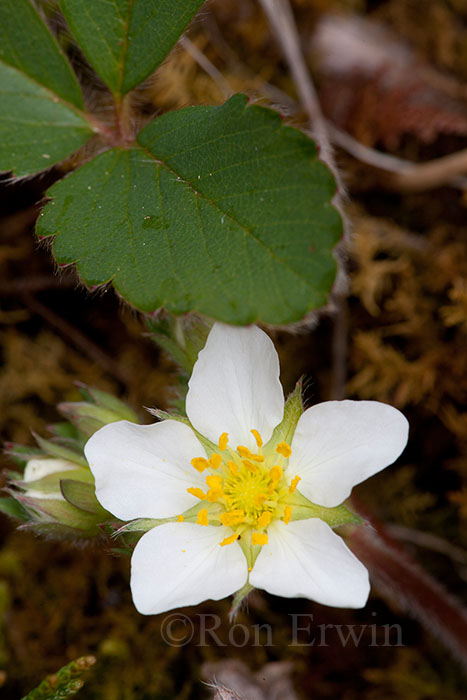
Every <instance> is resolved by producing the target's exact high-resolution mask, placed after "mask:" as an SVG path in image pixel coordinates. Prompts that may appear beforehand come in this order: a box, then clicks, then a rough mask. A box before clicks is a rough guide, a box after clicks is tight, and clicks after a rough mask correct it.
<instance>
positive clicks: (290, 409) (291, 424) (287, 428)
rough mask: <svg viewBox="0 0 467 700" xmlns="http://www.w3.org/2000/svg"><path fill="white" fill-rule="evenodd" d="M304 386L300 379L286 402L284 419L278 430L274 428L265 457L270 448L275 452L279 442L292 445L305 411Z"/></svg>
mask: <svg viewBox="0 0 467 700" xmlns="http://www.w3.org/2000/svg"><path fill="white" fill-rule="evenodd" d="M302 385H303V381H302V380H301V379H299V380H298V382H297V384H296V385H295V389H294V390H293V392H292V393H291V394H290V396H289V397H288V399H287V401H286V402H285V406H284V417H283V419H282V421H281V422H280V423H279V425H278V426H276V428H274V432H273V434H272V436H271V439H270V440H269V442H268V443H267V445H265V447H264V454H265V455H266V454H267V452H268V447H269V448H270V449H272V450H275V448H276V445H277V444H278V443H279V442H286V443H287V444H288V445H290V444H291V442H292V438H293V436H294V433H295V428H296V427H297V423H298V421H299V418H300V416H301V415H302V413H303V411H304V408H303V401H302Z"/></svg>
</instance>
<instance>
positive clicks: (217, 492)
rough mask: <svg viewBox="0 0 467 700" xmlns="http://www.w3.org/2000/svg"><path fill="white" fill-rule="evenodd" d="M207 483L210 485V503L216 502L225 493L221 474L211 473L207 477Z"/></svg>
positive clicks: (208, 497) (208, 494)
mask: <svg viewBox="0 0 467 700" xmlns="http://www.w3.org/2000/svg"><path fill="white" fill-rule="evenodd" d="M206 483H207V485H208V486H209V491H208V492H207V494H206V498H207V499H208V501H209V502H210V503H215V501H218V500H219V498H222V496H223V495H224V493H223V491H222V479H221V477H220V476H216V475H213V474H210V475H209V476H207V477H206Z"/></svg>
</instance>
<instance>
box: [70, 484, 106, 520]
mask: <svg viewBox="0 0 467 700" xmlns="http://www.w3.org/2000/svg"><path fill="white" fill-rule="evenodd" d="M60 490H61V493H62V496H63V498H64V499H65V500H66V501H68V503H71V505H72V506H75V507H76V508H79V509H80V510H82V511H85V512H86V513H91V514H92V515H95V516H99V518H100V519H102V520H107V519H108V518H109V517H111V516H110V513H109V512H108V511H106V510H105V508H104V507H103V506H101V504H100V503H99V501H98V500H97V498H96V487H95V485H94V483H91V482H86V481H76V480H75V479H60Z"/></svg>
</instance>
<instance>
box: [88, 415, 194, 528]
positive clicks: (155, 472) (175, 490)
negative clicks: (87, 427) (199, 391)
mask: <svg viewBox="0 0 467 700" xmlns="http://www.w3.org/2000/svg"><path fill="white" fill-rule="evenodd" d="M84 452H85V455H86V458H87V460H88V462H89V466H90V468H91V471H92V473H93V474H94V477H95V480H96V496H97V499H98V500H99V501H100V502H101V503H102V505H103V506H104V508H107V510H109V511H110V512H111V513H113V515H115V516H117V518H121V519H122V520H132V519H133V518H168V517H171V516H173V515H178V514H180V513H182V512H183V511H185V510H187V509H188V508H191V506H193V505H195V504H196V503H199V501H198V499H197V498H196V497H195V496H192V495H191V494H189V493H187V488H189V487H190V486H200V487H205V485H206V484H205V480H204V479H203V477H202V476H201V474H200V473H199V472H197V471H196V470H195V469H194V468H193V467H192V466H191V460H192V459H193V457H202V456H204V455H205V452H204V449H203V447H202V446H201V445H200V443H199V442H198V440H197V439H196V437H195V435H194V433H193V431H192V430H191V428H189V427H188V426H187V425H184V424H183V423H178V422H177V421H174V420H166V421H163V422H161V423H155V424H154V425H135V424H134V423H129V422H128V421H119V422H118V423H110V424H109V425H106V426H104V427H103V428H101V429H100V430H98V431H97V433H95V434H94V435H93V436H92V437H91V438H90V440H89V441H88V442H87V444H86V447H85V449H84Z"/></svg>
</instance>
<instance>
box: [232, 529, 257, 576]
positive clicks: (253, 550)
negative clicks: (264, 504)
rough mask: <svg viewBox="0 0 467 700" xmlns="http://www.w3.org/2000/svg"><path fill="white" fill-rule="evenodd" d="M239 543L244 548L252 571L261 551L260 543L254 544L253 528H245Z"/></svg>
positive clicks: (243, 550) (249, 568)
mask: <svg viewBox="0 0 467 700" xmlns="http://www.w3.org/2000/svg"><path fill="white" fill-rule="evenodd" d="M237 542H238V544H239V545H240V547H241V548H242V552H243V554H244V555H245V559H246V563H247V565H248V571H251V570H252V568H253V567H254V565H255V561H256V560H257V558H258V555H259V553H260V552H261V545H260V544H253V542H252V541H251V530H250V529H249V530H245V531H244V532H243V533H242V535H241V537H239V538H238V540H237Z"/></svg>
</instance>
